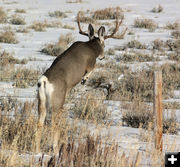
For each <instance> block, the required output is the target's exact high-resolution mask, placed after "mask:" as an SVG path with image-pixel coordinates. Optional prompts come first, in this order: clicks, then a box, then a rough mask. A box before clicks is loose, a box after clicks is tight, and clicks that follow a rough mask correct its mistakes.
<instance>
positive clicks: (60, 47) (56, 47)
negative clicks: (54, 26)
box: [41, 33, 74, 56]
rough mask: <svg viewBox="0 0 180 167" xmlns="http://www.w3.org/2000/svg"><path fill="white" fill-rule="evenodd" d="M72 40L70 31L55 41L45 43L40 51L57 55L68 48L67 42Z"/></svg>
mask: <svg viewBox="0 0 180 167" xmlns="http://www.w3.org/2000/svg"><path fill="white" fill-rule="evenodd" d="M73 40H74V39H73V36H72V34H71V33H69V34H67V35H62V36H60V38H59V41H58V42H57V43H55V44H47V45H45V47H44V48H43V49H42V50H41V52H42V53H45V54H48V55H51V56H59V55H60V54H61V53H62V52H63V51H65V50H66V49H67V48H68V46H69V44H70V43H72V42H73Z"/></svg>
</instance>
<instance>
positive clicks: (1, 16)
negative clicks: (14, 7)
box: [0, 7, 7, 23]
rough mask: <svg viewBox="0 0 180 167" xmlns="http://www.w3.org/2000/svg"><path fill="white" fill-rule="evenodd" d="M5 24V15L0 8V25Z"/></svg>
mask: <svg viewBox="0 0 180 167" xmlns="http://www.w3.org/2000/svg"><path fill="white" fill-rule="evenodd" d="M6 22H7V14H6V12H5V11H4V10H3V8H2V7H0V23H6Z"/></svg>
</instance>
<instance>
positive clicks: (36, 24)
mask: <svg viewBox="0 0 180 167" xmlns="http://www.w3.org/2000/svg"><path fill="white" fill-rule="evenodd" d="M30 28H32V29H33V30H35V31H45V30H46V24H45V23H42V22H38V21H35V22H34V23H33V24H32V25H31V26H30Z"/></svg>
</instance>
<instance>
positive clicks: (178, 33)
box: [171, 30, 180, 39]
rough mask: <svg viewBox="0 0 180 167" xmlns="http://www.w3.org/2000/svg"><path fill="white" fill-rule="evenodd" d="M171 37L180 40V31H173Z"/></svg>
mask: <svg viewBox="0 0 180 167" xmlns="http://www.w3.org/2000/svg"><path fill="white" fill-rule="evenodd" d="M171 35H172V36H173V37H174V38H176V39H180V30H176V31H173V32H172V33H171Z"/></svg>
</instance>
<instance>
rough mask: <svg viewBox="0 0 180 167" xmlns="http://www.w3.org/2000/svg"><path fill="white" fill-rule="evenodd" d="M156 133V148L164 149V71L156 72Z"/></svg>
mask: <svg viewBox="0 0 180 167" xmlns="http://www.w3.org/2000/svg"><path fill="white" fill-rule="evenodd" d="M153 112H154V135H155V148H156V149H157V150H159V151H162V148H163V139H162V136H163V114H162V72H161V71H155V72H154V102H153Z"/></svg>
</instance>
